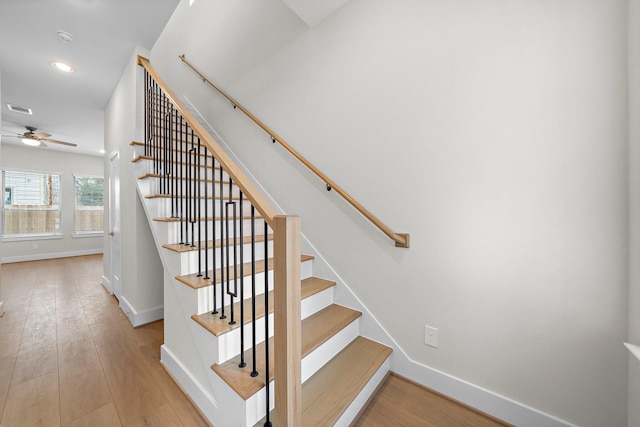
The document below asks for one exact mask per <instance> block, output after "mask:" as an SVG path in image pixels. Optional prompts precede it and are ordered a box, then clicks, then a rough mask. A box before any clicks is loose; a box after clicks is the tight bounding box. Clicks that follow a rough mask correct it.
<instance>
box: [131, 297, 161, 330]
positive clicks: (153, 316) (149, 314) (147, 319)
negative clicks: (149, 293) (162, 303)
mask: <svg viewBox="0 0 640 427" xmlns="http://www.w3.org/2000/svg"><path fill="white" fill-rule="evenodd" d="M120 308H121V309H122V311H124V313H125V314H126V315H127V317H128V318H129V322H131V325H132V326H133V327H134V328H137V327H138V326H142V325H146V324H147V323H151V322H155V321H156V320H160V319H163V318H164V307H156V308H152V309H150V310H145V311H142V312H138V311H137V310H136V309H134V308H133V306H132V305H131V304H130V303H129V301H127V299H126V298H125V297H124V295H123V296H122V297H121V298H120Z"/></svg>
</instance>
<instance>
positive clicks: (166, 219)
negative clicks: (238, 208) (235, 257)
mask: <svg viewBox="0 0 640 427" xmlns="http://www.w3.org/2000/svg"><path fill="white" fill-rule="evenodd" d="M203 210H204V209H203ZM254 218H255V219H262V216H261V215H255V216H254ZM206 219H207V221H214V220H215V221H220V220H221V219H223V218H222V217H220V216H216V217H215V218H214V217H212V216H210V217H207V218H206ZM242 219H251V215H244V216H243V217H242ZM153 220H154V221H158V222H180V221H181V218H178V217H171V216H166V217H156V218H153ZM204 220H205V217H201V218H196V221H204Z"/></svg>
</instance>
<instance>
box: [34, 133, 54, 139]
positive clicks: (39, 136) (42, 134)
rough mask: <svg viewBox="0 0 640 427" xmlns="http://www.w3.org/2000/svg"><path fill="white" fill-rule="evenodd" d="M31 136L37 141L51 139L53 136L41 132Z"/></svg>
mask: <svg viewBox="0 0 640 427" xmlns="http://www.w3.org/2000/svg"><path fill="white" fill-rule="evenodd" d="M31 136H32V137H34V138H35V139H43V138H49V137H50V136H51V134H50V133H46V132H40V133H34V134H31Z"/></svg>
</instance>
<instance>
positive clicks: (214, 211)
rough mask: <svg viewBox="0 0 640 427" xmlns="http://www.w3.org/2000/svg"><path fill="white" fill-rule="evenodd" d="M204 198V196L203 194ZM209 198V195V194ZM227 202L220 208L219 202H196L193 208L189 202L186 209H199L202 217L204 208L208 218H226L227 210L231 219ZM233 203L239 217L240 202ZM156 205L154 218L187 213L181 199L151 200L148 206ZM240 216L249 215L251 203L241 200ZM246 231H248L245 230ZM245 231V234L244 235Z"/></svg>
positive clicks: (224, 201)
mask: <svg viewBox="0 0 640 427" xmlns="http://www.w3.org/2000/svg"><path fill="white" fill-rule="evenodd" d="M203 197H204V194H203ZM209 197H211V194H209ZM227 203H228V201H227V200H223V201H222V207H221V206H220V200H211V199H210V200H204V199H202V200H198V201H196V205H195V206H193V203H192V202H189V206H188V209H189V210H192V209H193V210H194V211H196V212H197V210H198V209H200V213H201V215H202V216H204V211H205V208H206V210H207V215H208V216H214V215H215V216H223V215H224V216H226V215H227V209H228V210H229V217H230V218H232V217H233V206H232V205H229V208H227ZM234 203H235V205H236V208H235V209H236V215H237V216H240V201H239V200H234ZM154 204H155V205H156V207H155V208H152V209H153V211H152V212H156V216H158V217H171V216H173V215H177V216H179V215H180V214H183V215H186V211H187V206H186V204H185V202H184V200H183V199H176V201H172V200H171V199H170V198H163V199H152V203H151V204H150V205H149V206H153V205H154ZM242 215H243V216H244V215H251V202H249V201H248V200H246V199H245V200H243V202H242ZM255 216H259V214H258V213H257V211H256V213H255ZM246 231H248V230H246ZM246 231H245V233H246Z"/></svg>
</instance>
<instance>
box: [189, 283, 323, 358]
mask: <svg viewBox="0 0 640 427" xmlns="http://www.w3.org/2000/svg"><path fill="white" fill-rule="evenodd" d="M199 295H202V294H199ZM205 298H208V299H209V300H210V299H211V296H210V295H209V294H207V295H206V296H205ZM258 298H264V296H263V295H259V296H258ZM332 302H333V288H329V289H325V290H324V291H322V292H318V293H317V294H314V295H311V296H310V297H308V298H305V299H304V300H303V301H302V304H301V318H302V319H305V318H307V317H309V316H311V315H312V314H314V313H316V312H317V311H319V310H321V309H323V308H325V307H327V306H328V305H330V304H331V303H332ZM209 311H210V310H209V309H207V310H205V311H203V313H204V312H209ZM226 314H227V316H229V313H228V312H227V313H226ZM235 315H236V318H237V319H239V318H240V313H238V312H236V313H235ZM194 323H196V322H195V321H194ZM197 326H198V328H199V331H198V337H199V338H198V341H199V343H200V344H202V345H203V347H204V348H203V351H204V352H203V353H201V354H207V355H211V356H212V359H211V362H210V364H211V365H213V364H221V363H224V362H226V361H227V360H229V359H232V358H234V357H236V356H237V355H238V354H240V341H241V337H240V329H239V328H237V329H234V330H232V331H229V332H227V333H225V334H222V335H220V336H218V337H216V336H215V335H213V334H211V333H209V332H208V331H207V330H205V329H204V328H202V327H201V326H200V325H197ZM251 328H252V327H251V325H250V324H247V325H245V331H244V333H245V337H244V338H245V340H244V348H245V350H249V349H250V348H252V346H253V341H252V337H253V332H252V329H251ZM269 331H270V333H269V336H270V337H271V336H273V314H270V315H269ZM264 336H265V335H264V317H262V318H258V319H256V343H257V344H260V343H262V342H263V341H264ZM207 362H209V360H207Z"/></svg>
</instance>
